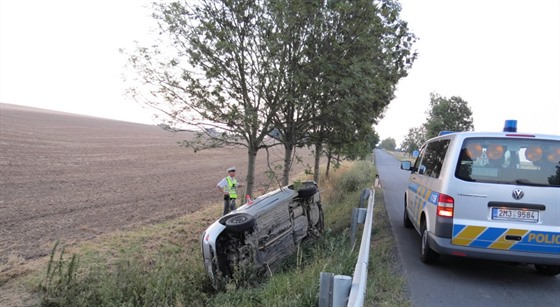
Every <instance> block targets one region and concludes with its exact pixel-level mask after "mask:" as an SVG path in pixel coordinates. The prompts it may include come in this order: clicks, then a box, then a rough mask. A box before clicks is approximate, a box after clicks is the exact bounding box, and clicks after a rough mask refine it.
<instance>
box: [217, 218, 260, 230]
mask: <svg viewBox="0 0 560 307" xmlns="http://www.w3.org/2000/svg"><path fill="white" fill-rule="evenodd" d="M222 223H223V224H224V225H226V227H227V229H229V230H231V231H234V232H243V231H245V230H248V229H251V228H253V226H255V217H254V216H252V215H250V214H247V213H237V214H232V215H228V216H226V218H225V220H224V221H223V222H222Z"/></svg>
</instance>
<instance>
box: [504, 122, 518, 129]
mask: <svg viewBox="0 0 560 307" xmlns="http://www.w3.org/2000/svg"><path fill="white" fill-rule="evenodd" d="M504 132H517V120H515V119H506V122H505V124H504Z"/></svg>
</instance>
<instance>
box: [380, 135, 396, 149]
mask: <svg viewBox="0 0 560 307" xmlns="http://www.w3.org/2000/svg"><path fill="white" fill-rule="evenodd" d="M379 146H381V148H385V149H386V150H390V151H394V150H395V148H397V142H396V141H395V139H394V138H386V139H384V140H383V141H381V144H380V145H379Z"/></svg>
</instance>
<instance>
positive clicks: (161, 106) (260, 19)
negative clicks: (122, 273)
mask: <svg viewBox="0 0 560 307" xmlns="http://www.w3.org/2000/svg"><path fill="white" fill-rule="evenodd" d="M266 3H268V1H253V2H248V1H243V0H232V1H212V0H201V1H198V2H197V4H189V3H188V2H171V3H160V4H155V5H154V14H153V16H154V18H155V19H156V20H157V21H158V22H159V25H160V29H161V35H162V38H163V39H165V38H167V40H169V41H171V47H172V48H169V47H168V46H165V45H163V46H159V45H153V46H151V47H139V48H138V49H137V50H136V53H135V54H133V55H131V56H130V63H131V65H132V67H133V69H134V70H135V71H137V72H138V76H139V77H138V78H139V81H140V82H141V83H142V85H143V86H142V87H138V86H137V87H135V88H132V89H131V94H132V96H133V97H135V98H137V99H139V100H140V101H142V102H143V103H145V104H147V105H149V106H151V107H154V108H156V109H158V110H160V111H161V112H163V113H164V114H166V115H167V116H168V118H167V120H168V121H169V124H171V125H178V124H187V125H189V126H195V127H198V128H199V129H200V131H201V133H199V134H198V136H197V138H196V139H195V140H193V141H185V142H184V143H183V144H184V145H185V146H189V147H192V148H194V150H195V151H196V150H200V149H205V148H211V147H222V146H236V145H240V146H244V147H246V148H247V178H246V182H247V193H248V194H251V193H252V190H253V185H254V171H255V161H256V155H257V152H258V150H259V149H262V148H264V147H266V146H267V145H266V144H265V143H264V142H263V141H264V140H265V137H266V136H267V134H268V133H269V132H270V131H271V130H272V128H273V118H274V116H275V114H276V112H277V110H278V108H279V107H280V106H281V104H282V100H283V91H284V89H283V82H282V80H281V72H282V71H283V70H284V68H283V67H281V66H280V64H281V63H279V61H278V52H279V47H278V45H276V44H277V43H278V40H277V39H276V35H277V33H278V27H277V25H275V24H274V22H273V20H271V18H270V11H269V10H268V7H267V6H266V5H265V4H266ZM209 127H210V128H215V129H216V130H217V131H220V133H218V134H216V133H212V134H210V133H208V131H211V130H210V129H209Z"/></svg>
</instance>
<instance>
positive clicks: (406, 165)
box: [401, 160, 412, 171]
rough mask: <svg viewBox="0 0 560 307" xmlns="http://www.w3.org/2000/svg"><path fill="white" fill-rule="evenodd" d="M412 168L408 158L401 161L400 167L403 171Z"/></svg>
mask: <svg viewBox="0 0 560 307" xmlns="http://www.w3.org/2000/svg"><path fill="white" fill-rule="evenodd" d="M411 168H412V163H411V162H410V161H408V160H405V161H401V169H402V170H405V171H410V170H411Z"/></svg>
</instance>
